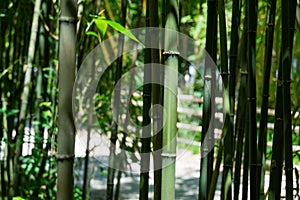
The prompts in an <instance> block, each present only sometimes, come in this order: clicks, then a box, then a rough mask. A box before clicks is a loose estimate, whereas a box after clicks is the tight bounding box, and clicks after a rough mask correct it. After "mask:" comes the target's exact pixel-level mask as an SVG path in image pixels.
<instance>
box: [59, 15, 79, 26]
mask: <svg viewBox="0 0 300 200" xmlns="http://www.w3.org/2000/svg"><path fill="white" fill-rule="evenodd" d="M77 21H78V19H77V17H68V16H60V18H59V22H66V23H72V24H76V23H77Z"/></svg>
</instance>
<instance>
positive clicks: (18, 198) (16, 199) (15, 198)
mask: <svg viewBox="0 0 300 200" xmlns="http://www.w3.org/2000/svg"><path fill="white" fill-rule="evenodd" d="M13 200H25V199H24V198H22V197H13Z"/></svg>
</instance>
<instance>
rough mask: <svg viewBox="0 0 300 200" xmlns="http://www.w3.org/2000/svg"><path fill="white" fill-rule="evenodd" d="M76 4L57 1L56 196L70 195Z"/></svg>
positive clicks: (72, 1)
mask: <svg viewBox="0 0 300 200" xmlns="http://www.w3.org/2000/svg"><path fill="white" fill-rule="evenodd" d="M76 17H77V5H76V1H74V0H62V1H61V16H60V44H59V49H60V50H59V82H58V88H59V93H58V111H59V118H58V130H59V133H58V136H57V155H56V158H57V199H73V185H74V182H73V163H74V145H75V128H74V122H73V118H72V98H71V97H72V91H73V84H74V80H75V69H76V68H75V55H76V52H75V47H76Z"/></svg>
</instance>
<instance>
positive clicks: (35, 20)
mask: <svg viewBox="0 0 300 200" xmlns="http://www.w3.org/2000/svg"><path fill="white" fill-rule="evenodd" d="M40 7H41V0H36V1H35V6H34V14H33V20H32V27H31V34H30V44H29V49H28V58H27V59H28V60H27V68H26V72H25V79H24V86H23V91H22V96H21V108H20V114H19V126H18V134H17V139H16V144H18V145H17V146H16V148H15V157H14V172H13V184H14V188H17V186H18V180H19V167H20V165H19V163H20V160H19V159H20V155H21V153H22V144H23V137H24V128H25V121H26V113H27V106H28V99H29V90H30V81H31V74H32V67H33V61H34V54H35V46H36V39H37V32H38V22H39V12H40ZM15 192H16V191H14V192H13V193H15Z"/></svg>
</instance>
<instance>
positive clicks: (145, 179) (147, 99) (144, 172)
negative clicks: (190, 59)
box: [139, 0, 152, 200]
mask: <svg viewBox="0 0 300 200" xmlns="http://www.w3.org/2000/svg"><path fill="white" fill-rule="evenodd" d="M151 3H152V2H151ZM151 3H150V1H149V0H147V1H146V27H150V21H151V17H152V16H150V4H151ZM145 40H146V41H145V42H146V44H147V46H150V45H151V36H150V33H149V31H147V32H146V38H145ZM150 63H152V58H151V49H145V59H144V64H145V68H144V86H143V124H142V125H143V133H142V139H141V142H142V149H141V153H142V156H141V174H140V196H139V199H140V200H147V199H148V196H149V165H150V151H151V126H150V125H149V124H150V123H151V118H150V115H149V111H150V107H151V95H152V88H151V85H150V84H147V83H151V79H152V74H151V67H149V66H147V64H150Z"/></svg>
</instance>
